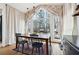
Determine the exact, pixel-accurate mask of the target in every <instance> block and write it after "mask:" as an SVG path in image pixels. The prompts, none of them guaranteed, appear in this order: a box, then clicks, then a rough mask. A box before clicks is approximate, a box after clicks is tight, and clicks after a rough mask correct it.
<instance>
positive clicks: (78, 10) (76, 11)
mask: <svg viewBox="0 0 79 59" xmlns="http://www.w3.org/2000/svg"><path fill="white" fill-rule="evenodd" d="M73 16H79V5H77V7H76V9H75V13H74V15H73Z"/></svg>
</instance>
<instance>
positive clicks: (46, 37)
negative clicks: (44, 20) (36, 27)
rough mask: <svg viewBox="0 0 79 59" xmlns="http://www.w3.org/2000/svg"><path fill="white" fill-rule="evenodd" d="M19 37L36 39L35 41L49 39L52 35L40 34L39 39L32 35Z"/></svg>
mask: <svg viewBox="0 0 79 59" xmlns="http://www.w3.org/2000/svg"><path fill="white" fill-rule="evenodd" d="M18 37H25V38H34V39H49V37H50V34H38V37H33V36H30V35H21V36H18Z"/></svg>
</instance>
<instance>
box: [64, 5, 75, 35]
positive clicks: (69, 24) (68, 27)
mask: <svg viewBox="0 0 79 59" xmlns="http://www.w3.org/2000/svg"><path fill="white" fill-rule="evenodd" d="M73 11H74V4H65V5H64V8H63V24H64V26H63V35H72V31H73V26H74V23H73V22H74V17H73V16H72V15H73Z"/></svg>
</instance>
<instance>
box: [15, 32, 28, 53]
mask: <svg viewBox="0 0 79 59" xmlns="http://www.w3.org/2000/svg"><path fill="white" fill-rule="evenodd" d="M15 35H16V36H21V33H16V34H15ZM25 43H27V47H29V45H28V41H27V40H23V38H21V37H19V38H18V51H19V47H20V45H22V53H23V50H24V45H25Z"/></svg>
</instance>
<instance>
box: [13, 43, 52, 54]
mask: <svg viewBox="0 0 79 59" xmlns="http://www.w3.org/2000/svg"><path fill="white" fill-rule="evenodd" d="M51 47H52V46H50V45H49V46H48V48H49V51H48V52H49V55H51V52H52V49H51ZM13 50H14V51H17V52H21V53H22V46H21V45H20V47H19V50H18V48H17V49H16V48H15V49H13ZM23 54H26V55H46V45H45V44H43V50H42V48H40V54H39V52H38V50H36V49H34V51H33V54H32V45H29V48H27V45H26V44H25V46H24V50H23Z"/></svg>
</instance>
